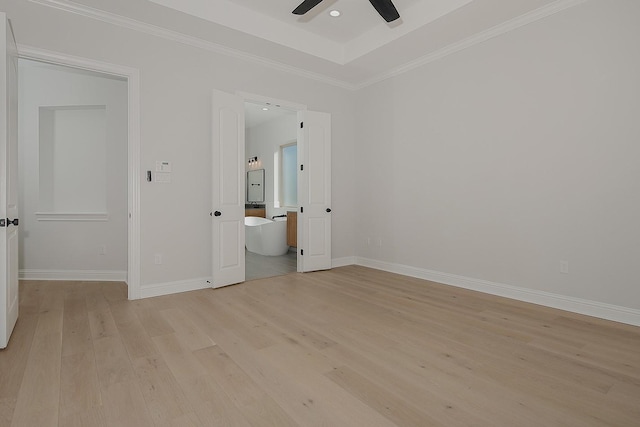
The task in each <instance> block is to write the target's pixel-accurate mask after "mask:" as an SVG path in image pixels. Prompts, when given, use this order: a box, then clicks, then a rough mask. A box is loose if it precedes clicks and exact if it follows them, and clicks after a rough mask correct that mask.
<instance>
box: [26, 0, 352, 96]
mask: <svg viewBox="0 0 640 427" xmlns="http://www.w3.org/2000/svg"><path fill="white" fill-rule="evenodd" d="M29 2H31V3H35V4H38V5H41V6H45V7H50V8H54V9H58V10H61V11H64V12H69V13H74V14H76V15H80V16H84V17H86V18H91V19H96V20H98V21H102V22H105V23H107V24H111V25H116V26H118V27H123V28H127V29H129V30H134V31H138V32H141V33H145V34H149V35H152V36H156V37H160V38H163V39H166V40H171V41H174V42H177V43H181V44H184V45H187V46H192V47H196V48H199V49H203V50H207V51H210V52H214V53H218V54H221V55H226V56H230V57H233V58H236V59H240V60H243V61H247V62H251V63H254V64H258V65H262V66H265V67H269V68H272V69H275V70H278V71H284V72H286V73H290V74H295V75H298V76H301V77H305V78H308V79H311V80H316V81H319V82H323V83H327V84H330V85H332V86H337V87H339V88H342V89H347V90H354V89H355V85H353V84H350V83H347V82H344V81H342V80H338V79H334V78H331V77H328V76H325V75H322V74H318V73H314V72H312V71H308V70H304V69H302V68H298V67H294V66H291V65H287V64H284V63H282V62H278V61H273V60H270V59H267V58H263V57H261V56H258V55H252V54H249V53H246V52H242V51H240V50H237V49H232V48H230V47H226V46H223V45H220V44H218V43H214V42H211V41H208V40H204V39H201V38H198V37H193V36H189V35H186V34H183V33H180V32H177V31H173V30H168V29H166V28H162V27H159V26H157V25H153V24H147V23H145V22H141V21H138V20H135V19H131V18H127V17H125V16H121V15H117V14H115V13H111V12H106V11H103V10H99V9H95V8H92V7H89V6H85V5H80V4H77V3H72V2H69V1H66V0H29Z"/></svg>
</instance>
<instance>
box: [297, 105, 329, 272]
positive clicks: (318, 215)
mask: <svg viewBox="0 0 640 427" xmlns="http://www.w3.org/2000/svg"><path fill="white" fill-rule="evenodd" d="M298 125H299V127H298V163H299V165H298V166H299V167H298V205H299V208H298V209H299V212H298V236H302V243H301V244H299V245H298V246H300V247H299V248H298V271H303V272H306V271H316V270H327V269H330V268H331V115H330V114H327V113H318V112H315V111H299V112H298ZM299 242H300V240H299Z"/></svg>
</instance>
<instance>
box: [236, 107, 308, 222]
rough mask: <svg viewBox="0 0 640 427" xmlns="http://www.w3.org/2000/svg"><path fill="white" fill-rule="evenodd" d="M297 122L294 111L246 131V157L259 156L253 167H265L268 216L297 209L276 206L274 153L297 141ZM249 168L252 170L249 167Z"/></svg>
mask: <svg viewBox="0 0 640 427" xmlns="http://www.w3.org/2000/svg"><path fill="white" fill-rule="evenodd" d="M296 122H297V120H296V114H295V113H292V114H288V115H284V116H282V117H278V118H276V119H274V120H269V121H268V122H265V123H262V124H259V125H256V126H253V127H251V128H248V129H247V130H246V132H245V135H246V141H247V143H246V151H245V154H246V155H245V157H246V158H247V159H248V158H249V157H253V156H257V157H258V162H259V164H258V166H257V167H254V168H252V169H264V173H265V178H264V180H265V205H266V208H267V218H271V217H272V216H274V215H282V214H284V213H286V212H287V211H288V210H295V209H292V208H288V209H287V208H275V207H274V201H275V199H274V174H275V173H277V172H276V171H275V167H274V161H273V155H274V154H275V153H279V151H280V146H281V145H283V144H288V143H290V142H292V141H296V139H297V131H298V127H297V126H296ZM247 166H248V164H247ZM247 170H250V169H249V167H247Z"/></svg>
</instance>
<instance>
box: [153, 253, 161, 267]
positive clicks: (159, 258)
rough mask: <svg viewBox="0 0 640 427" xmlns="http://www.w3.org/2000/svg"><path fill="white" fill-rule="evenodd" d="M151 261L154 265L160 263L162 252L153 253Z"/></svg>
mask: <svg viewBox="0 0 640 427" xmlns="http://www.w3.org/2000/svg"><path fill="white" fill-rule="evenodd" d="M153 263H154V264H155V265H160V264H162V254H155V255H154V256H153Z"/></svg>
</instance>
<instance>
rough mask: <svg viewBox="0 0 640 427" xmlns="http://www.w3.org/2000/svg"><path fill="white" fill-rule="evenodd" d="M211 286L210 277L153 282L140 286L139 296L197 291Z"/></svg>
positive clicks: (146, 296) (147, 296)
mask: <svg viewBox="0 0 640 427" xmlns="http://www.w3.org/2000/svg"><path fill="white" fill-rule="evenodd" d="M210 287H211V277H200V278H197V279H190V280H179V281H177V282H166V283H154V284H151V285H141V286H140V298H150V297H159V296H161V295H169V294H177V293H178V292H188V291H197V290H199V289H207V288H210Z"/></svg>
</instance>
